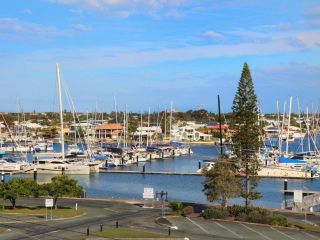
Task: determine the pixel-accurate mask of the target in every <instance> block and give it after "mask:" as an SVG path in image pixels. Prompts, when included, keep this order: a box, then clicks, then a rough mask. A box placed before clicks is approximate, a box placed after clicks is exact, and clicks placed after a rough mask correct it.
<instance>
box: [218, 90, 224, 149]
mask: <svg viewBox="0 0 320 240" xmlns="http://www.w3.org/2000/svg"><path fill="white" fill-rule="evenodd" d="M218 110H219V132H220V134H219V138H220V154H221V155H223V146H222V126H221V125H222V124H221V110H220V96H219V95H218Z"/></svg>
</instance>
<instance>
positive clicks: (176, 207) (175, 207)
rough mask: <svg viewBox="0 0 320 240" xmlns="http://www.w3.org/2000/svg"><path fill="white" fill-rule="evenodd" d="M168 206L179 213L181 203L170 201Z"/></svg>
mask: <svg viewBox="0 0 320 240" xmlns="http://www.w3.org/2000/svg"><path fill="white" fill-rule="evenodd" d="M169 207H170V208H171V209H172V211H174V212H176V213H178V214H180V213H181V211H182V203H181V202H179V201H170V202H169Z"/></svg>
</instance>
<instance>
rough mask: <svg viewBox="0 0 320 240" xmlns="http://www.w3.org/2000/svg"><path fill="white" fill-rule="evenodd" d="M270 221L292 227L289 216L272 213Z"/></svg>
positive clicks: (274, 224)
mask: <svg viewBox="0 0 320 240" xmlns="http://www.w3.org/2000/svg"><path fill="white" fill-rule="evenodd" d="M268 223H269V224H271V225H273V226H282V227H290V226H291V224H290V223H289V222H288V220H287V218H286V217H284V216H281V215H276V214H275V215H272V216H269V217H268Z"/></svg>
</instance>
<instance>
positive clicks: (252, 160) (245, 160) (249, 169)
mask: <svg viewBox="0 0 320 240" xmlns="http://www.w3.org/2000/svg"><path fill="white" fill-rule="evenodd" d="M232 110H233V127H234V129H235V134H234V136H233V143H234V151H235V155H236V160H237V162H238V165H239V166H240V171H241V172H243V173H244V175H245V179H244V186H243V191H242V194H241V196H242V197H243V198H245V206H246V208H247V207H248V205H249V204H250V200H254V199H258V198H260V194H259V193H258V192H254V188H255V187H256V186H257V175H258V170H259V159H258V152H259V147H260V129H259V124H258V102H257V96H256V94H255V91H254V86H253V81H252V77H251V73H250V70H249V66H248V64H247V63H244V66H243V69H242V74H241V78H240V81H239V85H238V89H237V92H236V95H235V97H234V101H233V107H232Z"/></svg>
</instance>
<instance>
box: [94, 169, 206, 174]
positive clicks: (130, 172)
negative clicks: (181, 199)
mask: <svg viewBox="0 0 320 240" xmlns="http://www.w3.org/2000/svg"><path fill="white" fill-rule="evenodd" d="M99 172H100V173H122V174H149V175H178V176H179V175H180V176H201V174H200V173H180V172H157V171H143V170H142V171H128V170H113V169H112V170H110V169H108V168H103V167H101V168H99Z"/></svg>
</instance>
